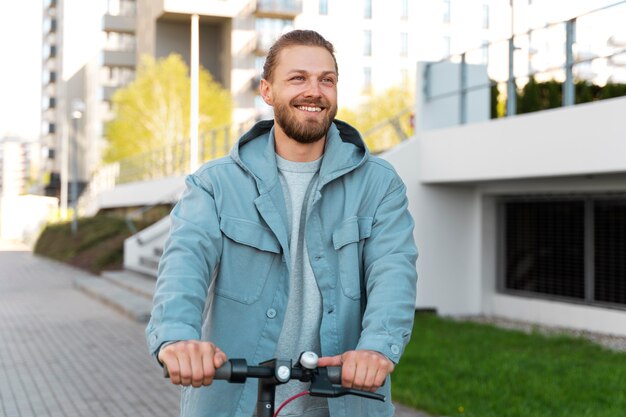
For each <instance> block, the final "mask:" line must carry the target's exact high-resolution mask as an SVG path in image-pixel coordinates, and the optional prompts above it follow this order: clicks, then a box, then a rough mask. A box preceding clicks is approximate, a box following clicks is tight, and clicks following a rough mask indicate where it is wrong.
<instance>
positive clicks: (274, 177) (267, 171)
mask: <svg viewBox="0 0 626 417" xmlns="http://www.w3.org/2000/svg"><path fill="white" fill-rule="evenodd" d="M275 154H276V150H275V147H274V120H262V121H260V122H257V123H256V124H255V125H254V126H253V127H252V129H250V130H249V131H248V132H247V133H245V134H244V135H243V136H242V137H241V138H240V139H239V141H238V142H237V143H236V144H235V146H234V147H233V149H232V150H231V153H230V156H231V158H232V159H233V160H234V161H235V162H236V163H237V164H238V165H240V166H241V167H242V168H243V169H244V170H246V171H248V172H249V173H250V174H252V175H253V176H254V177H255V179H256V180H257V184H258V187H259V191H260V192H264V191H266V190H268V189H271V188H272V187H274V185H275V184H276V182H277V181H278V168H277V167H276V156H275ZM368 158H369V151H368V150H367V146H366V145H365V142H364V141H363V139H362V138H361V135H360V134H359V132H358V131H357V130H356V129H355V128H354V127H352V126H350V125H349V124H348V123H346V122H342V121H341V120H336V119H335V120H334V121H333V123H332V124H331V126H330V128H329V129H328V132H327V133H326V144H325V147H324V157H323V159H322V166H321V167H320V187H322V186H323V185H324V184H327V183H329V182H330V181H332V180H334V179H335V178H338V177H340V176H341V175H344V174H346V173H348V172H350V171H352V170H354V169H356V168H357V167H359V166H360V165H362V164H363V163H364V162H365V161H366V160H367V159H368Z"/></svg>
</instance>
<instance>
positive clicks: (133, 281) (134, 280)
mask: <svg viewBox="0 0 626 417" xmlns="http://www.w3.org/2000/svg"><path fill="white" fill-rule="evenodd" d="M102 278H104V279H106V280H108V281H110V282H112V283H114V284H116V285H119V286H121V287H124V288H126V289H128V290H130V291H133V292H135V293H137V294H139V295H141V296H143V297H146V298H147V299H149V300H152V296H153V295H154V287H155V285H156V280H155V279H154V277H152V276H148V275H145V274H141V273H139V272H134V271H129V270H122V271H103V272H102Z"/></svg>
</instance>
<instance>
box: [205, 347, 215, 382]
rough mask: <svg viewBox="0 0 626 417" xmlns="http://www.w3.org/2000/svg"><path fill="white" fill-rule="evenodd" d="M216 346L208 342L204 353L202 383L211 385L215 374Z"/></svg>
mask: <svg viewBox="0 0 626 417" xmlns="http://www.w3.org/2000/svg"><path fill="white" fill-rule="evenodd" d="M214 362H215V347H214V346H213V344H208V345H206V346H205V347H204V351H203V354H202V375H203V379H202V385H211V383H212V382H213V377H214V376H215V363H214Z"/></svg>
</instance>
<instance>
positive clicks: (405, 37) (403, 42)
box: [400, 32, 409, 56]
mask: <svg viewBox="0 0 626 417" xmlns="http://www.w3.org/2000/svg"><path fill="white" fill-rule="evenodd" d="M408 55H409V34H408V33H406V32H401V33H400V56H408Z"/></svg>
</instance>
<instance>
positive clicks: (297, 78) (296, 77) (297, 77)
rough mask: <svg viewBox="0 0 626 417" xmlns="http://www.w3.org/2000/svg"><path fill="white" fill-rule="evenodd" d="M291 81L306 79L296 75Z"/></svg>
mask: <svg viewBox="0 0 626 417" xmlns="http://www.w3.org/2000/svg"><path fill="white" fill-rule="evenodd" d="M289 81H304V77H303V76H302V75H294V76H293V77H291V78H290V79H289Z"/></svg>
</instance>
